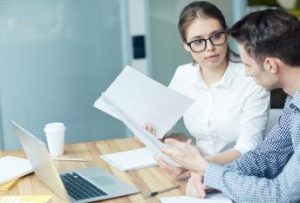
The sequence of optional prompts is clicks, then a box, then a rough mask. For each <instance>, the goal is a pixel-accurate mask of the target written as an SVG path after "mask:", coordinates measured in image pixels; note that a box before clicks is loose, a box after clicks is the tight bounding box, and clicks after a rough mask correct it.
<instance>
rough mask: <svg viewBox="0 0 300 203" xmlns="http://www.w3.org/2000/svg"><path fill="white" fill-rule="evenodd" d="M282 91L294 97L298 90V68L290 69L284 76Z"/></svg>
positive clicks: (299, 83)
mask: <svg viewBox="0 0 300 203" xmlns="http://www.w3.org/2000/svg"><path fill="white" fill-rule="evenodd" d="M282 89H283V90H284V91H285V92H286V93H287V94H289V95H291V96H294V95H295V94H296V93H297V91H298V90H299V89H300V67H292V68H289V70H288V71H287V72H286V74H285V78H284V80H283V87H282Z"/></svg>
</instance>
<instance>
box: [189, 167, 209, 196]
mask: <svg viewBox="0 0 300 203" xmlns="http://www.w3.org/2000/svg"><path fill="white" fill-rule="evenodd" d="M202 178H203V176H202V175H200V174H199V173H194V172H193V173H191V177H190V178H189V180H188V182H187V185H186V195H187V196H191V197H196V198H204V197H205V195H206V192H205V189H206V188H205V185H203V183H202Z"/></svg>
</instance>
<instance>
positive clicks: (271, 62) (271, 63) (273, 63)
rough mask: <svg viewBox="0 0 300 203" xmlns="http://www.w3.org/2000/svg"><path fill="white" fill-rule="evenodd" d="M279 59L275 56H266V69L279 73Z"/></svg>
mask: <svg viewBox="0 0 300 203" xmlns="http://www.w3.org/2000/svg"><path fill="white" fill-rule="evenodd" d="M278 65H279V64H278V61H277V60H275V58H269V57H268V58H266V59H265V61H264V69H265V70H267V71H269V72H271V73H272V74H276V73H278V70H279V69H278V68H279V66H278Z"/></svg>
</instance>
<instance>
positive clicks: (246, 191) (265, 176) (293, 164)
mask: <svg viewBox="0 0 300 203" xmlns="http://www.w3.org/2000/svg"><path fill="white" fill-rule="evenodd" d="M299 173H300V90H298V92H297V93H296V95H295V96H294V97H291V96H289V97H288V98H287V100H286V103H285V107H284V109H283V114H282V116H281V117H280V118H279V120H278V122H277V123H276V125H275V126H274V127H273V129H272V130H271V131H270V132H269V133H268V135H267V137H266V138H265V140H264V141H263V142H262V143H260V144H259V145H258V146H257V148H255V149H253V150H252V151H249V152H248V153H246V154H244V155H243V156H241V158H240V159H238V160H236V161H235V162H233V163H232V164H230V165H227V166H219V165H217V164H209V165H208V168H207V170H206V172H205V175H204V184H205V185H207V186H210V187H213V188H216V189H218V190H221V191H222V192H223V193H224V194H226V195H227V196H228V197H230V198H231V199H232V200H234V201H235V202H253V203H254V202H255V203H258V202H268V203H273V202H274V203H275V202H280V203H281V202H300V175H299Z"/></svg>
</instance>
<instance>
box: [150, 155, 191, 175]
mask: <svg viewBox="0 0 300 203" xmlns="http://www.w3.org/2000/svg"><path fill="white" fill-rule="evenodd" d="M155 159H156V161H157V162H158V164H159V166H160V168H162V169H164V170H165V171H166V172H167V173H168V174H169V175H171V176H173V177H174V178H176V179H177V180H182V179H187V178H189V177H190V171H188V170H187V169H185V168H182V167H180V168H179V167H173V166H171V165H169V164H168V163H166V162H165V161H164V160H163V159H162V158H160V157H159V155H157V156H156V157H155Z"/></svg>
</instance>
